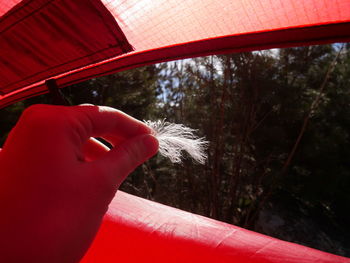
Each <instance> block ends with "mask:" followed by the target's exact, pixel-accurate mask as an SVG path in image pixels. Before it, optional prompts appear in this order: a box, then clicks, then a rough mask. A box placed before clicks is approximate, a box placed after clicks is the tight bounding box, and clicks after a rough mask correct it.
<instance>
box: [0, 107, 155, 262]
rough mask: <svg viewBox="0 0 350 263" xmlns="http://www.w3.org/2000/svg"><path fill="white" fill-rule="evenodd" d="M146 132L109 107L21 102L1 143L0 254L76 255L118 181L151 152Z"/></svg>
mask: <svg viewBox="0 0 350 263" xmlns="http://www.w3.org/2000/svg"><path fill="white" fill-rule="evenodd" d="M150 133H151V131H150V129H149V128H148V127H147V126H146V125H145V124H144V123H142V122H140V121H138V120H136V119H133V118H132V117H130V116H128V115H126V114H124V113H122V112H120V111H117V110H115V109H112V108H109V107H98V106H91V105H82V106H73V107H66V106H51V105H35V106H32V107H30V108H28V109H27V110H26V111H25V112H24V113H23V114H22V116H21V118H20V120H19V121H18V123H17V125H16V126H15V127H14V129H13V130H12V131H11V133H10V135H9V137H8V139H7V141H6V142H5V145H4V147H3V150H2V151H0V169H1V170H0V173H1V174H0V207H1V217H0V262H35V263H40V262H50V263H55V262H60V263H65V262H78V261H79V260H80V259H81V257H82V256H83V255H84V253H85V252H86V250H87V249H88V247H89V245H90V243H91V242H92V240H93V238H94V236H95V234H96V232H97V230H98V228H99V226H100V223H101V220H102V218H103V216H104V214H105V212H106V211H107V208H108V205H109V203H110V201H111V200H112V198H113V197H114V195H115V193H116V191H117V188H118V187H119V186H120V184H121V183H122V182H123V180H124V179H125V178H126V176H127V175H128V174H129V173H130V172H132V171H133V170H134V169H135V168H136V167H137V166H138V165H140V164H141V163H143V162H144V161H146V160H147V159H149V158H150V157H151V156H153V155H154V154H155V153H156V152H157V150H158V142H157V140H156V139H155V138H154V137H153V136H151V135H150ZM92 137H102V138H104V139H105V140H107V141H108V142H110V143H111V144H112V145H113V146H114V147H113V149H111V150H109V149H108V148H107V147H106V146H104V145H103V144H101V143H99V142H98V141H97V140H95V139H92ZM116 253H117V251H116Z"/></svg>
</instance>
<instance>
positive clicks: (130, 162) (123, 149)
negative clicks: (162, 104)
mask: <svg viewBox="0 0 350 263" xmlns="http://www.w3.org/2000/svg"><path fill="white" fill-rule="evenodd" d="M158 147H159V145H158V140H157V139H156V138H155V137H153V136H152V135H150V134H146V135H140V136H136V137H133V138H131V139H129V140H126V141H125V142H123V143H121V144H120V145H118V146H116V147H114V148H113V149H111V150H110V151H109V152H108V153H107V154H105V155H104V156H103V157H102V158H101V159H99V160H98V161H95V165H97V166H100V167H99V169H98V170H99V171H103V173H104V175H105V176H107V177H108V178H106V179H107V180H108V181H109V182H111V183H112V184H114V185H117V186H118V187H119V185H120V184H121V183H122V182H123V181H124V180H125V178H126V177H127V176H128V175H129V174H130V173H131V172H132V171H134V170H135V169H136V167H138V166H139V165H140V164H142V163H144V162H145V161H147V160H148V159H149V158H151V157H152V156H153V155H155V154H156V153H157V151H158Z"/></svg>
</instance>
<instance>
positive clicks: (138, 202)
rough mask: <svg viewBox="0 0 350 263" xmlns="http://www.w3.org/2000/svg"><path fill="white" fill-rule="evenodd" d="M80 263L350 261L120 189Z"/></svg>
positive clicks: (303, 262)
mask: <svg viewBox="0 0 350 263" xmlns="http://www.w3.org/2000/svg"><path fill="white" fill-rule="evenodd" d="M81 262H83V263H92V262H123V263H126V262H152V263H156V262H167V263H171V262H202V263H203V262H208V263H209V262H210V263H213V262H215V263H218V262H239V263H245V262H250V263H257V262H259V263H260V262H271V263H275V262H276V263H277V262H284V263H292V262H293V263H311V262H318V263H320V262H324V263H326V262H329V263H340V262H350V259H348V258H344V257H340V256H336V255H332V254H329V253H325V252H322V251H318V250H315V249H311V248H308V247H304V246H301V245H297V244H293V243H289V242H285V241H281V240H278V239H275V238H271V237H268V236H264V235H261V234H258V233H254V232H252V231H248V230H245V229H242V228H239V227H236V226H233V225H229V224H226V223H222V222H219V221H215V220H212V219H209V218H206V217H202V216H199V215H195V214H191V213H188V212H184V211H181V210H178V209H175V208H172V207H168V206H165V205H161V204H158V203H155V202H152V201H148V200H145V199H142V198H139V197H135V196H132V195H129V194H126V193H123V192H121V191H119V192H118V193H117V195H116V197H115V198H114V200H113V201H112V203H111V204H110V207H109V211H108V213H107V215H106V216H105V218H104V221H103V224H102V226H101V228H100V230H99V233H98V234H97V237H96V239H95V241H94V242H93V244H92V246H91V247H90V249H89V251H88V253H87V254H86V255H85V257H84V258H83V260H82V261H81Z"/></svg>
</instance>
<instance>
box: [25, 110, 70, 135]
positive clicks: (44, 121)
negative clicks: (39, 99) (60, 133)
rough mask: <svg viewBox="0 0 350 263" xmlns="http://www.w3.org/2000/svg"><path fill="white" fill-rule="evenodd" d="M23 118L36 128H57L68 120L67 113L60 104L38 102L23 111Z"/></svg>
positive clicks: (27, 123) (26, 122)
mask: <svg viewBox="0 0 350 263" xmlns="http://www.w3.org/2000/svg"><path fill="white" fill-rule="evenodd" d="M21 120H22V122H24V123H25V125H26V126H27V125H29V127H32V128H34V129H39V128H40V129H45V128H49V127H50V128H55V127H56V128H57V127H59V126H61V125H62V123H64V122H66V121H67V114H65V113H64V112H63V111H62V110H61V108H60V107H59V106H52V105H45V104H36V105H32V106H30V107H28V108H27V109H26V110H25V111H24V112H23V114H22V116H21Z"/></svg>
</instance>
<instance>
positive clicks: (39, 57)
mask: <svg viewBox="0 0 350 263" xmlns="http://www.w3.org/2000/svg"><path fill="white" fill-rule="evenodd" d="M38 3H39V5H41V6H44V7H42V8H38V7H36V8H37V11H36V12H32V9H33V5H38ZM19 7H20V8H19ZM18 9H21V10H22V11H21V12H24V13H26V15H25V16H24V15H23V14H22V16H21V15H18V13H19V12H18ZM0 16H1V18H0V52H1V56H0V107H4V106H6V105H9V104H11V103H13V102H16V101H19V100H22V99H25V98H28V97H31V96H35V95H39V94H42V93H46V92H47V91H48V90H47V88H46V86H45V85H44V81H45V80H46V79H49V78H55V79H56V80H57V83H58V86H59V87H64V86H68V85H71V84H74V83H77V82H81V81H83V80H86V79H90V78H93V77H97V76H102V75H105V74H110V73H114V72H117V71H122V70H126V69H130V68H135V67H139V66H142V65H147V64H153V63H157V62H163V61H169V60H175V59H179V58H188V57H195V56H203V55H210V54H219V53H229V52H240V51H248V50H260V49H266V48H273V47H291V46H298V45H311V44H321V43H333V42H342V41H349V39H350V1H348V0H334V1H329V0H308V1H293V0H283V1H282V0H278V1H275V0H274V1H272V0H260V1H255V0H236V1H231V0H222V1H216V0H203V1H197V0H182V1H175V0H128V1H126V0H124V1H116V0H102V1H100V0H86V1H82V0H80V1H67V0H36V1H33V0H23V1H20V0H0ZM23 17H24V18H25V21H24V18H23ZM97 17H98V18H99V19H98V20H96V18H97ZM89 21H94V23H90V24H89ZM96 21H97V22H96ZM98 22H99V23H98ZM84 24H85V26H84ZM4 28H7V30H6V31H4V30H3V29H4ZM43 28H44V29H43ZM72 28H74V30H72ZM28 29H30V30H28ZM5 37H6V38H5ZM4 38H5V39H4ZM50 38H51V39H50ZM30 39H37V40H39V41H36V42H35V41H29V40H30ZM28 41H29V42H28ZM32 42H33V43H32ZM129 44H130V45H131V46H133V47H134V49H135V51H134V52H131V53H128V54H123V53H126V52H129V51H131V46H130V45H129ZM5 45H6V48H5ZM9 47H11V48H12V49H11V52H10V51H8V50H9ZM34 51H35V52H34ZM33 52H34V53H33Z"/></svg>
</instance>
